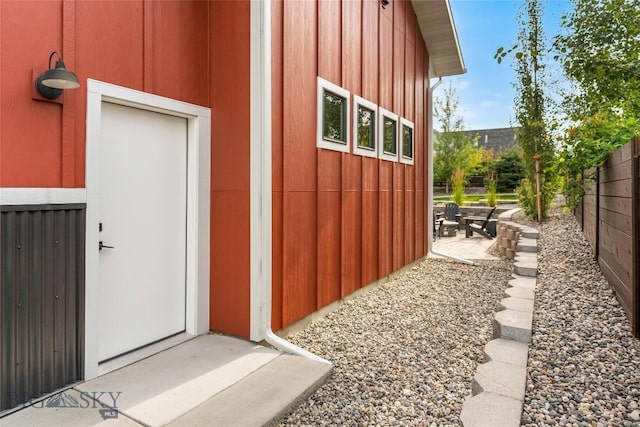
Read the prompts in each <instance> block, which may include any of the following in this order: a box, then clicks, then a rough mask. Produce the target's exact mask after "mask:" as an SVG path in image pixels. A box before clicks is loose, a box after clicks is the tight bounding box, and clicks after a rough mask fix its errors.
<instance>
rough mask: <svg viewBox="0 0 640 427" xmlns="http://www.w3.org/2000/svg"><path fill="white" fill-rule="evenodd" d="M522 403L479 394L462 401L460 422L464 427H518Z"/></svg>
mask: <svg viewBox="0 0 640 427" xmlns="http://www.w3.org/2000/svg"><path fill="white" fill-rule="evenodd" d="M521 416H522V401H520V400H518V399H512V398H510V397H506V396H501V395H499V394H493V393H488V392H485V393H480V394H478V395H476V396H473V397H471V398H469V399H467V400H465V401H464V404H463V405H462V412H461V413H460V420H461V421H462V424H463V425H464V426H465V427H497V426H500V427H519V426H520V418H521Z"/></svg>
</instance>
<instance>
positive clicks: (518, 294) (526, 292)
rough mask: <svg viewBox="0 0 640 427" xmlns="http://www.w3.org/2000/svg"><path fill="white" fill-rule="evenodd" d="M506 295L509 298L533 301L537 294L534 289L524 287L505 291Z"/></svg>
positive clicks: (514, 287) (513, 287) (515, 287)
mask: <svg viewBox="0 0 640 427" xmlns="http://www.w3.org/2000/svg"><path fill="white" fill-rule="evenodd" d="M504 294H505V295H506V296H507V298H508V297H514V298H522V299H528V300H532V301H533V299H534V298H535V296H536V293H535V291H534V290H533V289H529V288H523V287H522V286H512V287H510V288H507V289H505V290H504Z"/></svg>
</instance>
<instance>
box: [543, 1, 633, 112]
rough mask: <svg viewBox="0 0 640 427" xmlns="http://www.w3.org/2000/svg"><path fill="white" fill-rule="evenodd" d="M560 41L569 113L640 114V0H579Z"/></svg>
mask: <svg viewBox="0 0 640 427" xmlns="http://www.w3.org/2000/svg"><path fill="white" fill-rule="evenodd" d="M573 6H574V7H573V11H572V12H571V13H569V14H567V15H565V16H564V17H563V19H562V27H563V28H564V30H565V31H564V33H563V34H560V35H557V36H556V37H555V39H554V48H555V50H556V52H557V54H556V56H555V59H556V60H558V61H560V62H561V64H562V66H563V68H564V71H565V74H566V76H567V77H568V78H569V79H570V81H571V82H572V83H573V86H572V88H571V90H570V91H568V92H567V93H566V94H565V100H566V101H565V103H564V106H565V109H566V111H567V112H568V113H569V117H570V118H572V119H573V120H575V121H576V122H577V121H580V120H582V119H585V118H590V117H593V116H594V115H595V114H598V113H599V114H608V113H615V114H616V115H622V116H626V117H640V79H639V78H638V76H639V73H640V1H638V0H573Z"/></svg>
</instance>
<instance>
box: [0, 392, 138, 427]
mask: <svg viewBox="0 0 640 427" xmlns="http://www.w3.org/2000/svg"><path fill="white" fill-rule="evenodd" d="M114 397H115V395H114ZM112 401H113V399H112ZM115 401H116V406H117V403H118V398H117V397H116V398H115ZM47 405H49V406H47ZM63 405H64V406H63ZM111 406H113V403H112V405H111ZM101 410H102V411H103V412H102V413H101V412H100V411H101ZM0 426H2V427H62V426H64V427H87V426H104V427H139V426H140V424H138V423H136V422H134V421H133V420H131V419H129V418H127V417H126V416H125V415H123V414H121V413H119V412H118V411H117V410H110V409H109V408H108V407H105V406H103V405H101V404H100V403H99V402H97V401H95V400H93V399H92V398H91V394H87V393H84V394H81V392H79V391H78V390H73V389H69V390H65V391H63V392H61V393H58V394H56V395H53V396H51V397H48V398H46V399H44V400H42V401H40V402H36V403H34V404H33V405H32V406H29V407H27V408H25V409H22V410H20V411H17V412H14V413H12V414H10V415H7V416H6V417H3V418H0Z"/></svg>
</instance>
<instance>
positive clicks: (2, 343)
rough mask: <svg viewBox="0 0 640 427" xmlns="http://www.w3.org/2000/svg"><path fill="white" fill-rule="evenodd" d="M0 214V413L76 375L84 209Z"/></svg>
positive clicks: (78, 370) (80, 361) (79, 367)
mask: <svg viewBox="0 0 640 427" xmlns="http://www.w3.org/2000/svg"><path fill="white" fill-rule="evenodd" d="M19 208H20V207H17V206H11V207H7V206H3V207H2V214H1V215H2V216H1V219H0V233H1V234H0V310H1V311H0V410H4V409H9V408H11V407H14V406H17V405H18V404H20V403H24V402H25V401H28V400H29V399H32V398H35V397H37V396H41V395H42V394H45V393H49V392H52V391H54V390H56V389H59V388H61V387H64V386H65V385H68V384H71V383H74V382H76V381H78V380H80V379H81V378H82V375H83V366H82V365H83V349H84V338H83V335H84V324H83V321H84V237H85V236H84V234H85V233H84V229H85V211H84V205H41V206H38V209H34V206H25V207H24V209H22V210H21V209H19Z"/></svg>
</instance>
